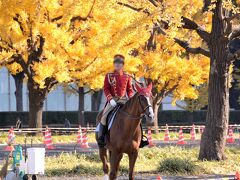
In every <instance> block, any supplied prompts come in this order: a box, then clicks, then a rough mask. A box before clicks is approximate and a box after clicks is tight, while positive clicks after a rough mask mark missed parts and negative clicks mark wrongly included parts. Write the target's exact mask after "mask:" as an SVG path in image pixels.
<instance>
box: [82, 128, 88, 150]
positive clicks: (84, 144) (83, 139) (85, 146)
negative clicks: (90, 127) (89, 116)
mask: <svg viewBox="0 0 240 180" xmlns="http://www.w3.org/2000/svg"><path fill="white" fill-rule="evenodd" d="M81 148H90V147H89V145H88V139H87V129H83V136H82V143H81Z"/></svg>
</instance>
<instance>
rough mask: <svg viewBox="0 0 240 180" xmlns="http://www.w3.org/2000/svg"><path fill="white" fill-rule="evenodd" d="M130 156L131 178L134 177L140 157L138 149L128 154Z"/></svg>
mask: <svg viewBox="0 0 240 180" xmlns="http://www.w3.org/2000/svg"><path fill="white" fill-rule="evenodd" d="M128 157H129V180H133V179H134V167H135V163H136V160H137V157H138V151H134V152H132V153H130V154H128Z"/></svg>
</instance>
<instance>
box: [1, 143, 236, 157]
mask: <svg viewBox="0 0 240 180" xmlns="http://www.w3.org/2000/svg"><path fill="white" fill-rule="evenodd" d="M153 142H154V144H155V145H156V147H166V146H182V147H185V148H192V147H198V146H199V144H200V141H199V140H196V141H190V140H186V142H187V143H186V144H185V145H177V141H169V142H165V141H153ZM32 146H33V147H44V145H43V144H33V145H32ZM89 146H90V148H88V149H83V148H80V146H79V145H76V144H73V143H68V144H54V147H55V149H54V150H46V155H47V156H52V155H57V154H60V153H71V152H78V153H93V152H96V151H97V149H98V147H97V144H96V143H89ZM227 146H229V147H230V146H231V147H240V140H239V139H236V140H235V143H234V144H227ZM5 147H6V144H0V160H1V159H3V158H4V157H5V156H6V154H8V152H6V151H5V150H4V148H5ZM27 147H30V145H29V144H28V145H27Z"/></svg>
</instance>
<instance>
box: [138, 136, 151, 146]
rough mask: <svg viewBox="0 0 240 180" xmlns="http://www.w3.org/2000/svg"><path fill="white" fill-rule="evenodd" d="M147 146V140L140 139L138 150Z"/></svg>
mask: <svg viewBox="0 0 240 180" xmlns="http://www.w3.org/2000/svg"><path fill="white" fill-rule="evenodd" d="M148 145H149V142H148V140H146V139H144V138H142V139H141V143H140V146H139V147H140V148H143V147H145V146H148Z"/></svg>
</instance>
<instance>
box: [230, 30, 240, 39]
mask: <svg viewBox="0 0 240 180" xmlns="http://www.w3.org/2000/svg"><path fill="white" fill-rule="evenodd" d="M239 36H240V28H239V29H235V30H233V31H232V33H231V34H230V35H229V37H228V38H229V40H232V39H234V38H236V37H239Z"/></svg>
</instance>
